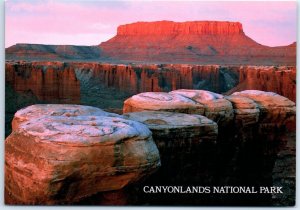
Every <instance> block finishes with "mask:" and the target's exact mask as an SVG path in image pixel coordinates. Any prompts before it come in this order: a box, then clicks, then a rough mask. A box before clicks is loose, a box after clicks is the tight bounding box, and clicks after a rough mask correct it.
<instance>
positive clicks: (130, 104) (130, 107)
mask: <svg viewBox="0 0 300 210" xmlns="http://www.w3.org/2000/svg"><path fill="white" fill-rule="evenodd" d="M144 110H156V111H172V112H181V113H188V114H203V113H204V106H203V105H202V104H198V103H196V102H195V101H193V100H191V99H189V98H186V97H184V96H181V95H179V94H172V93H163V92H146V93H140V94H138V95H134V96H132V97H131V98H129V99H127V100H126V101H125V102H124V108H123V113H127V112H137V111H144Z"/></svg>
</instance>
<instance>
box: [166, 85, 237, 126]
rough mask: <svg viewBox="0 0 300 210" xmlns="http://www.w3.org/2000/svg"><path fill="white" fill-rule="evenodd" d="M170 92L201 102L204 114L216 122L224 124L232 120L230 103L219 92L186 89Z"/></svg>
mask: <svg viewBox="0 0 300 210" xmlns="http://www.w3.org/2000/svg"><path fill="white" fill-rule="evenodd" d="M170 93H175V94H180V95H183V96H185V97H188V98H191V99H193V100H194V101H196V102H198V103H200V104H203V106H204V107H205V109H204V115H205V116H206V117H207V118H209V119H211V120H213V121H215V122H217V123H218V124H222V125H226V124H228V123H229V122H231V121H232V120H233V109H232V105H231V103H230V102H229V101H228V100H226V99H225V98H224V96H222V95H221V94H217V93H213V92H210V91H207V90H186V89H180V90H175V91H172V92H170Z"/></svg>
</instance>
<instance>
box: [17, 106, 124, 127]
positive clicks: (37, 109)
mask: <svg viewBox="0 0 300 210" xmlns="http://www.w3.org/2000/svg"><path fill="white" fill-rule="evenodd" d="M43 116H65V117H75V116H107V117H121V116H120V115H117V114H113V113H109V112H105V111H103V110H101V109H99V108H96V107H91V106H82V105H73V104H68V105H66V104H35V105H31V106H28V107H25V108H23V109H20V110H19V111H17V112H16V113H15V115H14V118H13V121H12V129H13V130H14V129H17V128H18V126H19V124H20V123H22V122H25V121H27V120H29V119H33V118H39V117H43Z"/></svg>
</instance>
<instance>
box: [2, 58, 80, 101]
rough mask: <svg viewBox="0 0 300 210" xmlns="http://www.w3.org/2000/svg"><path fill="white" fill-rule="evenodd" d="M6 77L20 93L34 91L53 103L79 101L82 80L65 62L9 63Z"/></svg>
mask: <svg viewBox="0 0 300 210" xmlns="http://www.w3.org/2000/svg"><path fill="white" fill-rule="evenodd" d="M5 79H6V82H7V83H8V84H10V85H11V86H12V88H13V89H14V90H15V91H16V92H19V93H23V92H32V94H33V95H35V96H36V97H37V98H38V99H39V100H42V101H51V102H53V103H55V102H56V103H79V101H80V90H79V87H80V82H79V80H78V79H77V78H76V75H75V71H74V68H72V67H66V66H65V65H64V63H60V62H53V63H51V65H49V66H47V63H45V64H43V65H41V64H35V63H7V64H6V66H5Z"/></svg>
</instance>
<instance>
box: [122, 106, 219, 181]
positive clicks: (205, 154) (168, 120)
mask: <svg viewBox="0 0 300 210" xmlns="http://www.w3.org/2000/svg"><path fill="white" fill-rule="evenodd" d="M124 115H125V117H128V118H129V119H131V120H135V121H139V122H142V123H144V124H146V125H147V126H148V127H149V128H150V130H151V131H152V135H153V140H154V141H155V143H156V145H157V147H158V150H159V153H160V157H161V163H162V167H161V168H160V169H159V171H158V173H156V174H155V176H152V179H150V180H149V183H148V184H149V185H155V184H156V185H157V184H164V185H166V184H186V183H190V184H197V183H198V184H200V183H203V184H204V181H208V179H205V178H204V176H205V175H204V174H203V173H204V171H206V172H207V170H208V165H210V164H211V163H212V162H213V158H214V157H213V156H215V155H214V154H215V153H214V152H213V150H214V149H215V145H216V144H215V143H216V139H217V135H218V125H217V124H216V123H215V122H213V121H212V120H209V119H207V118H206V117H204V116H201V115H193V114H183V113H174V112H162V111H143V112H132V113H126V114H124ZM207 160H210V161H207ZM206 174H209V173H206Z"/></svg>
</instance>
